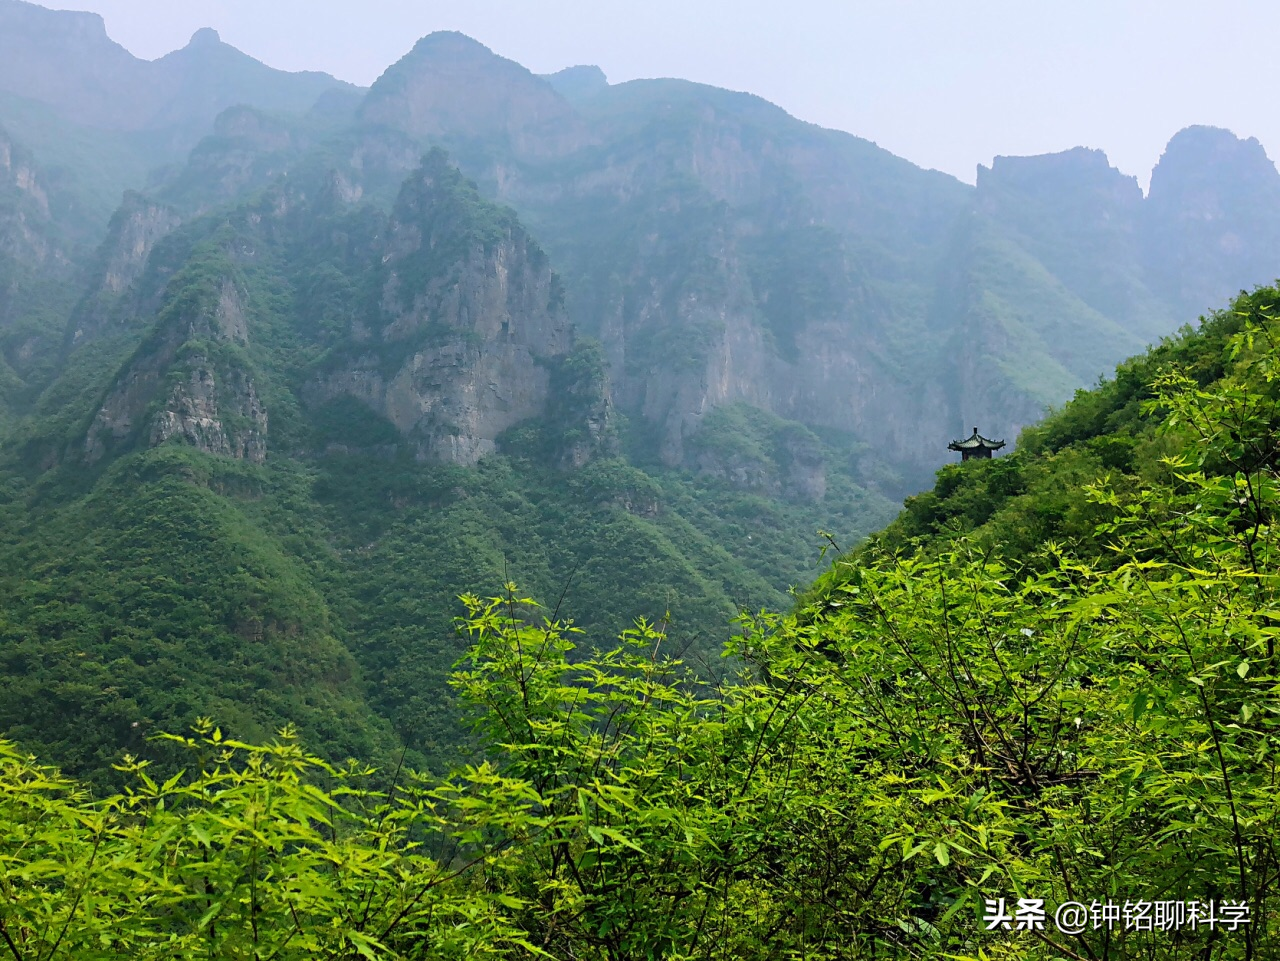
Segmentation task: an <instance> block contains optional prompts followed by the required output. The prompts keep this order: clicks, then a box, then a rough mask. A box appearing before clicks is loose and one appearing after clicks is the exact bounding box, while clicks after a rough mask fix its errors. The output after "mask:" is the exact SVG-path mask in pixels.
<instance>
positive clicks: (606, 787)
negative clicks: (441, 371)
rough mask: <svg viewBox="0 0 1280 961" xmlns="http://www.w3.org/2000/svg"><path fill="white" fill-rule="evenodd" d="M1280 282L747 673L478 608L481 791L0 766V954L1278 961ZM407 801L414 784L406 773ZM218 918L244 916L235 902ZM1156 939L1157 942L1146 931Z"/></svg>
mask: <svg viewBox="0 0 1280 961" xmlns="http://www.w3.org/2000/svg"><path fill="white" fill-rule="evenodd" d="M1278 314H1280V290H1276V289H1274V288H1263V289H1259V290H1257V291H1255V292H1254V293H1253V294H1251V295H1248V296H1243V297H1241V298H1240V299H1239V300H1237V301H1236V302H1235V303H1234V304H1233V305H1232V308H1231V309H1230V310H1229V311H1225V312H1223V313H1220V314H1216V315H1214V316H1213V317H1212V318H1211V319H1210V320H1209V321H1207V322H1206V323H1205V324H1203V325H1202V326H1201V328H1200V329H1198V330H1187V331H1184V332H1183V333H1182V334H1180V335H1179V336H1178V337H1176V338H1174V339H1172V340H1170V341H1168V342H1165V343H1163V344H1161V345H1160V346H1159V347H1157V348H1155V349H1153V350H1152V351H1151V352H1150V353H1148V354H1147V355H1146V356H1144V357H1141V358H1138V359H1137V360H1135V361H1132V362H1129V363H1127V364H1125V365H1123V367H1122V368H1121V369H1120V371H1119V372H1118V374H1117V377H1116V378H1115V380H1114V381H1110V382H1108V383H1106V384H1104V385H1102V386H1101V387H1100V388H1099V389H1097V390H1095V391H1090V392H1082V393H1081V394H1079V395H1078V396H1077V397H1076V398H1075V399H1074V400H1073V401H1072V402H1071V403H1070V404H1068V405H1067V406H1066V407H1065V408H1064V409H1063V410H1062V411H1061V412H1059V413H1058V414H1056V415H1054V416H1053V417H1050V418H1049V419H1047V420H1046V421H1045V423H1044V424H1042V425H1039V426H1038V427H1036V428H1034V429H1033V430H1032V431H1031V432H1029V435H1028V436H1026V437H1025V438H1024V441H1025V443H1023V444H1022V445H1020V448H1019V450H1018V451H1017V452H1016V453H1014V454H1012V455H1009V456H1007V457H1003V458H996V459H994V460H992V461H989V462H976V463H974V462H971V463H970V464H968V465H964V466H958V467H956V468H955V469H947V470H944V471H943V472H941V475H940V478H939V484H938V485H937V488H936V489H935V490H934V491H932V492H929V493H926V494H924V495H921V497H920V498H917V499H916V500H915V501H914V502H913V503H912V504H911V505H909V509H908V510H907V511H906V512H905V513H904V515H903V516H902V517H901V518H899V521H898V522H897V523H896V524H895V525H893V526H892V527H891V528H890V529H889V530H888V531H886V532H885V534H883V535H881V536H880V537H879V538H877V539H875V540H873V542H872V543H871V544H870V545H869V546H868V547H866V548H864V549H862V550H860V551H858V552H856V553H854V554H852V555H848V556H845V557H842V558H839V559H837V560H836V562H835V563H834V565H833V567H832V569H831V571H830V572H829V574H828V576H827V577H826V578H825V579H824V582H823V584H822V586H821V589H820V590H818V591H815V592H814V594H813V595H812V596H811V597H810V598H808V599H806V600H804V601H802V603H801V604H800V606H799V607H798V608H797V610H796V611H795V612H794V613H793V614H791V615H786V616H784V615H779V614H769V613H761V614H759V615H757V616H750V617H746V618H744V619H743V621H742V623H741V627H742V634H741V636H740V637H739V638H737V639H736V640H735V641H734V642H733V643H731V644H729V645H727V647H726V654H728V655H729V657H730V660H731V663H732V664H733V665H734V666H735V668H736V672H735V673H734V674H732V675H731V676H728V677H721V678H717V679H708V678H707V677H706V676H705V674H700V672H699V671H697V670H690V669H689V668H690V666H691V665H688V664H682V663H681V661H680V660H679V659H677V658H673V657H672V656H671V654H670V653H668V651H669V645H670V642H671V638H669V637H668V636H666V634H665V632H664V630H663V626H662V625H661V624H658V625H654V624H647V623H641V624H639V625H638V626H637V627H636V628H635V629H633V630H630V631H628V632H627V633H625V634H624V635H623V636H622V637H621V638H620V639H619V643H618V644H617V645H616V646H601V647H596V646H594V645H592V643H591V640H592V639H591V638H589V637H582V636H581V634H580V632H577V631H575V630H573V629H572V628H571V627H570V626H568V625H566V624H564V623H562V622H560V621H559V620H558V619H557V612H556V611H555V609H554V608H547V607H540V606H538V605H537V604H535V603H534V602H533V601H532V600H529V599H527V598H526V597H524V596H523V595H522V594H520V593H518V592H517V590H516V588H515V587H514V586H511V587H509V588H508V589H507V590H505V591H503V592H501V593H498V594H496V595H495V596H494V597H492V598H491V599H487V600H486V599H482V598H479V597H475V596H469V597H467V598H465V603H466V616H465V619H464V620H463V626H464V628H465V631H466V636H467V638H468V639H469V641H470V646H469V648H468V651H467V653H466V656H465V657H464V659H463V660H462V661H461V662H460V663H459V665H458V668H457V670H456V671H455V672H454V674H453V678H452V689H453V691H454V692H455V694H456V695H457V696H458V698H459V700H460V702H461V704H462V705H464V706H465V707H466V708H467V709H468V710H469V711H470V712H471V713H472V714H473V716H474V717H475V718H476V720H477V735H478V744H477V746H478V747H479V748H481V749H482V750H483V751H484V752H485V756H486V760H485V763H483V764H480V765H476V766H459V767H457V768H455V769H454V770H453V771H452V772H451V773H450V774H449V775H447V776H445V777H438V776H420V775H417V774H414V773H409V772H406V771H405V770H403V769H401V768H399V767H398V766H397V767H393V768H390V769H387V770H384V771H382V772H375V771H371V770H369V769H367V768H364V767H362V766H360V765H351V766H349V767H347V768H345V769H341V770H337V769H335V768H333V767H331V766H329V765H326V764H325V763H324V762H323V761H321V760H320V759H318V758H314V757H309V756H308V755H306V754H305V753H304V752H303V751H302V750H300V748H299V747H298V745H297V744H296V743H295V742H294V739H293V736H292V734H290V733H289V732H285V734H284V735H283V736H282V737H281V738H280V739H278V740H277V741H276V742H275V743H273V744H270V745H266V746H255V745H252V744H246V743H244V742H242V741H238V740H235V739H229V738H227V737H226V735H225V734H224V733H223V731H222V730H220V729H217V728H215V727H214V725H213V724H212V722H208V721H206V722H201V723H200V724H198V725H197V728H196V730H195V731H194V732H193V733H192V736H190V737H185V738H167V739H163V740H162V741H161V742H160V746H161V747H164V748H166V749H168V750H171V751H173V752H175V753H176V754H177V755H178V756H186V757H187V758H188V759H189V767H188V768H187V770H186V771H185V772H184V773H179V774H177V775H175V776H174V777H172V778H171V779H170V780H168V781H165V782H163V783H160V782H159V781H158V780H157V779H154V778H152V777H151V776H150V773H149V770H148V768H147V766H146V765H144V764H142V763H140V762H138V761H137V760H133V759H128V760H126V762H125V763H124V764H123V765H122V768H123V773H124V774H125V775H126V776H127V777H128V778H129V779H130V780H131V783H132V790H131V791H130V792H129V793H127V794H123V795H117V796H112V797H109V798H107V799H105V800H103V801H100V802H98V801H92V800H90V799H89V798H88V797H87V796H86V795H85V794H84V793H77V786H76V785H75V783H74V782H70V781H67V780H65V779H63V778H62V777H61V776H60V775H58V774H57V773H56V772H53V771H50V770H49V769H47V768H42V767H40V766H39V765H38V764H36V763H35V762H34V761H32V760H30V759H27V758H24V757H22V756H21V755H20V754H19V753H18V752H17V751H16V750H14V749H13V748H12V747H11V746H9V745H8V744H5V743H4V742H0V828H3V830H0V856H3V857H5V858H6V860H5V863H6V865H8V866H9V867H10V876H9V879H7V880H6V884H7V895H8V899H7V901H6V906H5V913H4V915H3V916H0V925H2V926H0V933H2V934H3V935H4V937H5V938H6V939H7V943H8V945H9V946H10V947H11V948H12V951H11V953H13V954H14V955H15V956H17V957H22V956H23V954H22V953H20V952H28V953H35V952H45V951H56V950H58V949H60V948H61V947H63V946H65V947H66V948H67V950H68V951H69V952H71V953H73V954H74V956H75V957H77V958H86V959H103V961H106V959H112V961H115V959H122V958H125V957H129V958H139V957H157V958H159V957H166V956H171V952H172V951H173V950H174V949H175V946H180V947H181V948H182V950H184V951H185V952H188V953H190V952H200V953H203V954H204V955H206V956H210V957H215V958H227V959H230V958H235V957H243V956H245V954H248V953H250V952H258V953H262V952H264V951H265V952H269V953H270V954H272V955H273V956H275V957H278V958H283V959H295V958H296V959H299V961H300V959H303V958H332V959H339V958H349V957H353V956H360V957H365V958H373V959H408V958H420V957H433V956H434V957H440V958H446V957H495V958H532V957H547V956H550V957H566V958H567V957H573V958H592V959H601V961H604V959H615V958H630V957H685V958H696V959H708V961H710V959H712V958H726V957H728V958H735V959H760V961H763V959H766V958H776V957H779V956H784V957H795V958H801V959H805V961H820V959H821V961H832V959H855V958H866V957H881V958H890V959H907V958H915V959H928V961H942V959H953V961H983V959H995V958H1000V959H1005V958H1008V959H1013V958H1019V959H1031V961H1050V959H1060V958H1106V959H1109V961H1139V959H1153V958H1155V959H1162V961H1192V959H1198V961H1252V959H1263V958H1269V957H1272V956H1274V954H1275V952H1276V937H1277V935H1276V928H1275V926H1276V921H1277V912H1278V910H1280V908H1278V906H1280V885H1278V882H1277V878H1278V877H1280V871H1278V868H1280V862H1278V861H1277V855H1276V851H1275V837H1276V833H1277V830H1280V824H1278V823H1277V810H1276V805H1275V790H1276V785H1275V765H1274V763H1273V761H1274V753H1275V747H1276V741H1277V734H1278V733H1280V732H1278V729H1277V728H1278V725H1280V707H1278V706H1277V702H1276V696H1275V692H1276V689H1277V688H1276V685H1277V671H1276V644H1275V641H1276V626H1275V616H1274V612H1275V609H1276V606H1275V605H1276V601H1277V587H1278V586H1280V583H1278V571H1277V543H1276V534H1275V530H1274V527H1273V525H1272V520H1273V518H1274V515H1275V511H1276V509H1277V505H1280V470H1278V469H1277V463H1276V450H1277V449H1278V446H1280V444H1278V442H1280V394H1278V393H1277V386H1276V385H1277V383H1278V379H1277V369H1276V363H1277V357H1280V340H1277V338H1278V337H1280V318H1278ZM388 776H390V781H389V782H388V780H387V778H388ZM215 895H216V897H217V899H216V900H215V899H214V896H215ZM1146 920H1150V922H1151V923H1150V924H1147V923H1146Z"/></svg>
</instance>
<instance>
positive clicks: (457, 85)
mask: <svg viewBox="0 0 1280 961" xmlns="http://www.w3.org/2000/svg"><path fill="white" fill-rule="evenodd" d="M360 119H361V120H362V121H363V122H365V123H366V124H370V125H373V126H384V125H385V126H388V127H391V128H393V129H396V130H399V131H401V132H403V133H406V134H408V135H409V136H410V137H414V138H417V139H440V138H443V139H444V140H445V141H446V142H448V141H451V140H466V141H476V140H492V141H494V142H499V141H505V142H506V143H507V144H509V145H510V146H512V147H513V148H515V149H516V150H517V152H523V151H526V150H531V151H533V152H547V151H550V152H552V153H559V152H563V150H564V149H568V148H569V147H570V145H572V144H574V143H577V142H578V141H579V139H580V130H579V127H580V124H579V121H578V117H577V115H576V114H575V113H574V110H573V108H572V107H571V106H569V103H568V101H566V100H565V99H564V98H563V97H562V96H561V95H560V94H559V93H558V92H556V90H555V88H554V87H552V85H551V84H549V83H547V82H546V81H545V80H543V79H541V78H539V77H537V76H535V75H534V74H533V73H531V72H530V71H529V70H528V69H526V68H525V67H522V66H521V65H520V64H518V63H515V62H514V61H511V60H507V59H506V58H504V57H500V56H498V55H497V54H496V53H494V52H493V51H492V50H490V49H489V48H488V47H486V46H485V45H484V44H482V43H480V42H479V41H477V40H473V39H472V38H470V37H468V36H466V35H465V34H462V33H457V32H454V31H441V32H438V33H432V34H428V35H427V36H425V37H423V38H422V39H421V40H419V41H418V42H417V43H416V44H414V46H413V49H412V50H410V51H409V53H407V54H406V55H405V56H404V57H402V58H401V59H400V60H399V61H397V62H396V63H394V64H392V65H391V66H390V67H388V68H387V70H386V72H384V73H383V74H382V76H381V77H379V78H378V79H377V81H376V82H375V83H374V85H373V87H372V88H370V90H369V94H368V96H367V97H366V98H365V102H364V104H363V105H362V106H361V108H360ZM534 130H537V131H539V136H538V137H536V138H535V137H533V136H532V135H531V134H532V131H534Z"/></svg>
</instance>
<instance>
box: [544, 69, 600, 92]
mask: <svg viewBox="0 0 1280 961" xmlns="http://www.w3.org/2000/svg"><path fill="white" fill-rule="evenodd" d="M542 79H543V80H545V81H547V83H549V84H551V86H553V87H555V88H556V90H558V91H559V92H560V94H561V95H562V96H565V97H568V98H569V99H570V100H573V99H574V98H575V97H587V96H590V95H591V94H594V93H598V92H599V91H601V90H604V89H606V88H607V87H608V86H609V78H608V77H606V76H605V73H604V71H603V70H601V69H600V68H599V67H597V66H596V65H595V64H589V65H587V64H584V65H579V66H576V67H565V68H564V69H563V70H560V71H557V72H556V73H547V74H542Z"/></svg>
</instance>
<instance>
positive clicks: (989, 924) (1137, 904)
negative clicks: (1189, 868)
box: [982, 898, 1250, 934]
mask: <svg viewBox="0 0 1280 961" xmlns="http://www.w3.org/2000/svg"><path fill="white" fill-rule="evenodd" d="M984 902H985V904H986V909H985V911H984V912H983V915H982V922H983V924H985V925H986V928H987V930H988V931H1044V930H1045V929H1046V927H1048V926H1049V925H1052V926H1053V927H1054V928H1056V929H1057V930H1058V931H1060V932H1062V933H1063V934H1081V933H1083V932H1085V931H1090V930H1092V931H1181V930H1182V929H1183V928H1187V929H1189V930H1192V931H1195V930H1199V929H1202V928H1206V929H1208V930H1210V931H1214V930H1223V931H1237V930H1239V928H1240V927H1241V926H1242V925H1245V924H1249V923H1250V918H1249V905H1248V904H1246V903H1245V902H1243V901H1123V902H1119V903H1117V902H1115V901H1098V900H1096V899H1095V900H1092V901H1090V902H1089V903H1088V904H1085V903H1083V902H1081V901H1063V902H1062V903H1061V904H1059V905H1058V906H1057V907H1056V908H1055V909H1054V910H1053V911H1050V910H1049V908H1048V906H1047V905H1046V904H1045V901H1044V899H1043V898H1017V899H1010V900H1007V899H1005V898H985V899H984Z"/></svg>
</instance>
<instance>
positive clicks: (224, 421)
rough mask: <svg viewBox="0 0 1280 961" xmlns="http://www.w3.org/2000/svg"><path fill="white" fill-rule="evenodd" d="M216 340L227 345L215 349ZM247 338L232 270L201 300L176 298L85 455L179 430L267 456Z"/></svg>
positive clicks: (111, 397)
mask: <svg viewBox="0 0 1280 961" xmlns="http://www.w3.org/2000/svg"><path fill="white" fill-rule="evenodd" d="M184 308H185V309H184ZM210 343H212V344H214V345H226V346H224V347H221V348H220V349H217V350H216V351H210V350H209V349H208V348H207V347H206V346H204V345H207V344H210ZM247 343H248V325H247V323H246V320H245V304H244V295H243V293H242V292H241V291H240V290H239V289H238V288H237V286H236V284H235V282H234V281H233V280H232V279H231V278H229V277H227V278H223V280H222V282H221V284H220V285H219V286H218V289H217V291H216V293H214V294H213V295H212V296H206V297H205V298H203V299H202V300H201V301H199V302H197V303H194V304H186V303H179V304H173V303H171V304H170V305H169V308H168V309H167V310H166V311H164V312H162V315H161V322H160V325H159V327H158V328H157V330H156V331H155V333H154V334H153V335H152V336H151V337H150V339H149V340H148V341H147V342H146V343H145V344H144V345H143V347H142V349H140V350H139V351H138V352H137V353H136V354H135V355H134V357H133V359H132V360H131V361H130V362H129V363H128V365H127V366H126V367H125V368H124V370H122V371H121V372H120V374H119V375H118V376H117V378H116V382H115V385H114V386H113V387H112V388H111V390H110V391H109V392H108V394H107V397H106V399H105V400H104V401H103V403H102V405H101V406H100V407H99V409H98V411H97V413H96V414H95V415H94V418H93V422H92V424H91V425H90V427H89V431H88V433H87V435H86V436H85V441H84V446H83V452H84V457H85V459H86V460H87V461H89V462H90V463H92V462H94V461H97V460H99V459H101V458H102V457H103V456H104V455H106V454H108V453H110V452H111V451H113V450H114V449H116V448H117V447H119V446H121V445H123V444H126V443H128V442H130V441H132V440H135V439H136V440H141V441H143V442H145V443H148V444H150V445H152V446H155V445H157V444H161V443H164V442H165V441H167V440H170V439H171V438H179V439H181V440H183V441H185V442H186V443H189V444H191V445H192V446H194V447H196V448H197V449H199V450H203V451H205V452H207V453H210V454H223V455H228V456H232V457H238V458H242V459H245V460H250V461H253V462H256V463H260V462H261V461H262V460H264V459H265V458H266V456H267V411H266V408H265V406H264V404H263V403H262V400H261V397H260V396H259V392H258V389H257V386H256V385H255V383H254V379H253V376H252V374H251V372H250V370H249V368H248V365H247V363H246V362H245V360H244V359H243V357H242V355H240V354H239V353H238V352H237V349H236V348H240V347H243V346H246V345H247Z"/></svg>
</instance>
